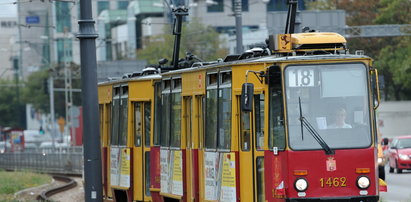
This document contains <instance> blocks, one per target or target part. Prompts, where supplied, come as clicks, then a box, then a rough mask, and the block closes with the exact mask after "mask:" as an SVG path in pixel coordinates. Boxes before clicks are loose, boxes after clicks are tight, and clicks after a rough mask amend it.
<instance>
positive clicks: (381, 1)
mask: <svg viewBox="0 0 411 202" xmlns="http://www.w3.org/2000/svg"><path fill="white" fill-rule="evenodd" d="M307 5H308V8H309V9H329V8H331V9H332V8H333V7H335V8H337V9H342V10H345V11H346V14H347V16H346V22H347V25H348V26H361V25H374V24H411V1H409V0H368V1H360V0H333V1H326V0H318V1H314V2H313V3H312V4H310V3H309V4H307ZM348 47H349V48H350V50H351V52H353V51H355V50H364V52H365V53H366V54H367V55H368V56H370V57H372V58H374V59H375V61H376V62H375V66H376V67H377V68H378V69H379V70H380V74H381V75H383V76H384V81H385V89H384V95H385V99H386V100H410V99H411V80H410V79H408V78H411V70H410V69H411V61H410V60H411V59H410V58H411V37H410V36H401V37H379V38H378V37H373V38H350V39H348Z"/></svg>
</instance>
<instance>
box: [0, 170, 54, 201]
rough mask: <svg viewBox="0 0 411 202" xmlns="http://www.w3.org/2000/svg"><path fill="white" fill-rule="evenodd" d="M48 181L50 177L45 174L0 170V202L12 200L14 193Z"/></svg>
mask: <svg viewBox="0 0 411 202" xmlns="http://www.w3.org/2000/svg"><path fill="white" fill-rule="evenodd" d="M50 182H51V177H50V176H49V175H45V174H38V173H30V172H6V171H2V170H0V202H3V201H13V199H14V193H16V192H18V191H20V190H23V189H27V188H30V187H36V186H40V185H42V184H47V183H50Z"/></svg>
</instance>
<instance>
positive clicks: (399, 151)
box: [388, 135, 411, 173]
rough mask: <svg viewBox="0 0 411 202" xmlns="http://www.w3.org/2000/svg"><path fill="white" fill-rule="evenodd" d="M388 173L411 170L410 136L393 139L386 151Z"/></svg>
mask: <svg viewBox="0 0 411 202" xmlns="http://www.w3.org/2000/svg"><path fill="white" fill-rule="evenodd" d="M388 161H389V166H390V170H389V172H390V173H393V172H394V170H395V171H396V172H397V173H402V171H403V170H411V135H409V136H399V137H395V138H393V139H392V141H391V145H390V147H389V150H388Z"/></svg>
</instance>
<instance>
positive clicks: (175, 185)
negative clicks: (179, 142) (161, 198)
mask: <svg viewBox="0 0 411 202" xmlns="http://www.w3.org/2000/svg"><path fill="white" fill-rule="evenodd" d="M172 153H173V154H174V155H172V156H173V158H170V160H172V161H171V162H170V165H173V169H172V170H173V174H172V176H173V177H172V179H171V180H172V190H171V193H172V194H175V195H179V196H182V195H183V166H182V165H183V162H182V157H181V151H172Z"/></svg>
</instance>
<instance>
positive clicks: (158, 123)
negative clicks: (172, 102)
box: [153, 82, 163, 145]
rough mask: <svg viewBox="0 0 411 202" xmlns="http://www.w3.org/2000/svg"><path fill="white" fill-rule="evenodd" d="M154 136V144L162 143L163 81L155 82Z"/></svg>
mask: <svg viewBox="0 0 411 202" xmlns="http://www.w3.org/2000/svg"><path fill="white" fill-rule="evenodd" d="M154 114H155V117H154V119H155V120H154V137H153V144H154V145H160V136H161V133H162V132H161V129H162V128H163V125H162V123H161V121H162V119H161V118H162V117H163V114H162V111H161V83H159V82H158V83H156V84H155V97H154Z"/></svg>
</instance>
